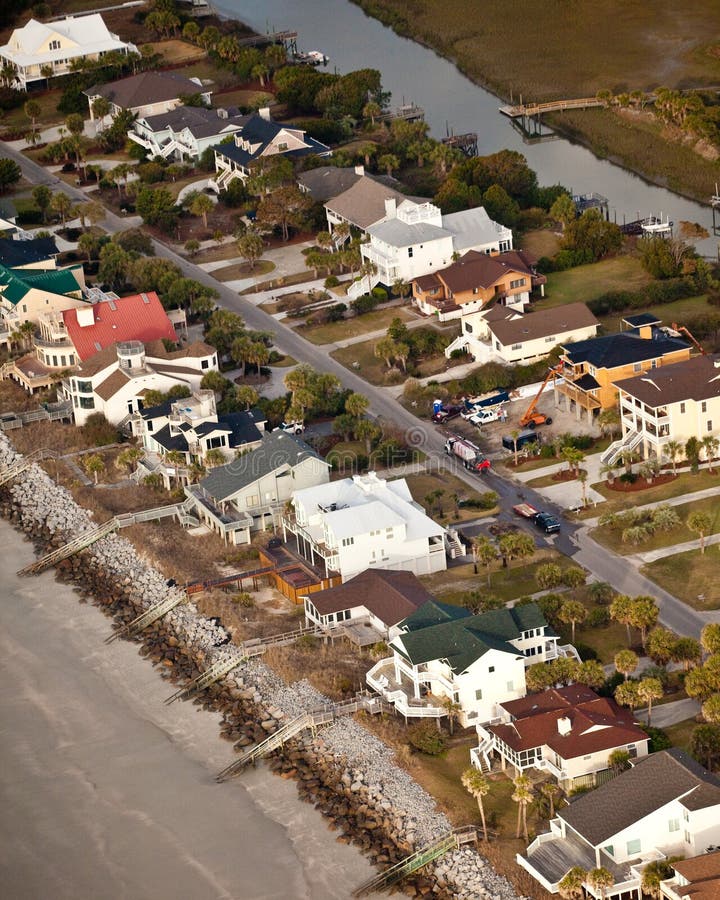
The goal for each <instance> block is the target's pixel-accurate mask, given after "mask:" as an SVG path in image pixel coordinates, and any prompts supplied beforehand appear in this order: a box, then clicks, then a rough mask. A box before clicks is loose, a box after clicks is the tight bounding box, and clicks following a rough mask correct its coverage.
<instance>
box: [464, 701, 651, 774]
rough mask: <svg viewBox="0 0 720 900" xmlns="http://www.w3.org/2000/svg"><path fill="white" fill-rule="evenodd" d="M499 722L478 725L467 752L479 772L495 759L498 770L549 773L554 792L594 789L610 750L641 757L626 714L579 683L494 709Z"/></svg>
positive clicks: (642, 744) (642, 742) (639, 739)
mask: <svg viewBox="0 0 720 900" xmlns="http://www.w3.org/2000/svg"><path fill="white" fill-rule="evenodd" d="M498 706H499V713H500V715H501V716H502V721H501V722H499V723H496V724H491V725H486V726H481V725H478V729H477V730H478V737H479V740H480V743H479V746H478V747H477V748H474V749H473V750H471V751H470V756H471V759H472V762H473V764H474V765H475V766H476V767H477V768H479V769H481V770H482V769H487V768H490V767H491V766H492V758H493V756H495V755H496V756H499V757H500V759H501V762H502V767H503V769H504V768H505V767H506V766H507V765H511V766H513V767H514V768H515V769H516V771H518V772H523V771H525V770H526V769H538V770H539V771H542V772H549V773H550V774H551V775H552V776H553V777H554V778H556V779H557V781H558V784H559V785H560V787H562V788H563V790H565V791H570V790H572V789H574V788H577V787H588V786H592V787H594V786H595V784H596V783H597V780H598V773H603V775H602V776H600V777H605V775H607V774H608V770H609V765H608V757H609V756H610V754H611V753H612V752H613V751H614V750H627V752H628V753H629V754H630V756H631V757H632V758H633V759H634V758H636V757H641V756H646V755H647V752H648V741H649V738H648V735H647V734H646V733H645V732H644V731H643V730H642V728H640V726H639V725H637V724H636V723H635V721H634V717H633V715H632V713H631V712H630V711H629V710H627V709H623V708H622V707H620V706H618V705H617V703H615V701H614V700H612V699H610V698H608V697H599V696H598V695H597V694H596V693H595V691H593V690H591V689H590V688H589V687H586V686H585V685H582V684H571V685H570V686H569V687H563V688H551V689H550V690H547V691H542V692H541V693H539V694H528V696H527V697H523V698H522V699H520V700H509V701H505V702H502V703H499V704H498Z"/></svg>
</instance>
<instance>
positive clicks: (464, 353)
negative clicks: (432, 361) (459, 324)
mask: <svg viewBox="0 0 720 900" xmlns="http://www.w3.org/2000/svg"><path fill="white" fill-rule="evenodd" d="M462 356H467V350H463V349H462V347H457V348H456V349H455V350H453V351H452V353H451V354H450V359H460V357H462Z"/></svg>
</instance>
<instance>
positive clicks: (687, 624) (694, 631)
mask: <svg viewBox="0 0 720 900" xmlns="http://www.w3.org/2000/svg"><path fill="white" fill-rule="evenodd" d="M1 154H2V155H4V156H7V157H10V158H11V159H13V160H15V162H17V163H18V165H19V166H20V168H21V170H22V173H23V176H24V177H25V178H26V179H27V181H29V182H31V183H32V184H34V185H37V184H45V185H48V186H49V187H50V188H51V189H52V190H54V191H57V190H61V191H63V192H64V193H65V194H67V195H68V196H69V197H70V198H71V199H72V200H74V201H76V202H78V201H85V200H87V195H86V194H84V193H83V192H82V191H80V190H77V189H76V188H74V187H72V186H71V185H68V184H66V183H65V182H64V181H62V180H61V179H59V178H56V177H54V176H53V175H51V174H49V173H48V172H46V171H45V169H44V168H43V167H42V166H40V165H38V164H37V163H34V162H32V161H31V160H29V159H27V157H25V156H24V155H23V154H22V153H20V152H18V151H15V150H13V149H12V148H10V147H3V148H2V151H1ZM102 224H103V227H104V228H105V229H106V231H108V232H109V233H110V234H116V233H117V232H119V231H124V230H125V229H126V228H128V225H129V223H128V222H127V221H126V220H124V219H122V218H120V216H117V215H115V214H114V213H111V212H109V211H106V218H105V220H104V222H103V223H102ZM153 244H154V247H155V251H156V253H157V255H158V256H160V257H163V258H165V259H169V260H171V261H172V262H173V263H175V265H177V266H178V267H179V268H180V270H181V271H182V273H183V275H184V276H186V277H188V278H194V279H195V280H196V281H199V282H200V283H201V284H205V285H207V286H208V287H212V288H215V289H216V290H217V291H218V292H219V294H220V299H219V303H220V305H221V306H223V307H225V308H226V309H230V310H232V311H233V312H237V313H238V314H240V315H242V317H243V319H244V320H245V322H246V323H247V325H248V326H249V327H250V328H252V329H256V330H258V331H272V332H274V333H275V334H276V336H277V339H278V343H279V345H280V347H281V348H282V350H283V351H284V352H285V353H287V354H288V355H290V356H292V357H294V358H295V359H296V360H298V362H301V363H308V364H310V365H312V366H314V367H315V368H321V369H322V370H323V371H325V372H329V373H331V374H333V375H336V376H337V377H338V378H339V379H340V381H341V382H342V383H343V385H344V386H345V387H346V388H349V389H350V390H352V391H356V392H357V393H360V394H364V395H365V396H367V397H368V399H369V400H370V411H371V412H372V413H373V414H374V415H376V416H378V417H381V418H384V419H387V420H389V421H391V422H393V423H395V424H396V425H397V426H398V427H400V428H403V429H404V430H405V431H406V434H407V437H408V442H409V444H410V445H411V446H413V447H416V448H418V449H422V450H423V451H424V452H425V453H426V454H427V455H428V456H430V457H433V458H435V459H442V460H443V461H444V462H445V464H446V465H447V466H448V467H449V468H450V469H452V471H453V473H454V474H455V475H456V476H457V477H458V478H460V479H461V480H462V481H464V482H465V483H466V484H468V485H469V486H471V487H473V488H475V489H477V487H478V479H479V478H480V477H482V478H484V479H486V480H487V484H488V488H489V489H492V490H494V491H496V492H497V493H498V495H499V496H500V503H501V507H502V511H503V513H505V514H506V515H507V516H508V517H511V516H512V507H513V505H515V504H517V502H518V497H519V494H518V487H519V486H518V485H516V484H515V483H513V482H510V481H508V480H507V479H504V478H502V477H501V476H499V475H498V474H497V473H496V472H494V471H493V472H490V473H488V474H487V475H484V476H478V475H472V474H470V473H468V472H467V471H466V470H465V469H464V468H463V467H462V466H460V465H457V464H456V463H455V462H452V461H450V460H449V459H448V457H447V455H446V453H445V450H444V447H445V438H444V436H443V435H442V433H441V432H440V431H439V430H438V429H436V428H435V427H434V426H432V425H429V424H428V425H425V424H424V423H422V422H420V421H418V419H417V418H416V417H415V416H414V415H413V414H412V413H410V412H408V411H407V410H406V409H405V408H404V407H403V406H402V405H401V404H400V403H399V402H398V401H397V400H395V399H394V398H393V397H391V396H389V395H388V394H387V393H386V392H385V391H384V390H383V389H382V388H378V387H375V386H374V385H371V384H369V383H368V382H367V381H364V380H363V379H362V378H360V376H358V375H356V374H355V373H353V372H351V371H350V370H349V369H346V368H345V367H344V366H342V365H340V364H339V363H338V362H336V361H335V360H334V359H332V358H331V357H330V355H329V352H328V351H326V350H325V349H324V348H323V347H318V346H315V345H313V344H311V343H309V342H308V341H306V340H305V339H304V338H303V337H301V336H300V335H298V334H297V333H296V332H295V331H293V330H292V329H291V328H289V327H287V326H286V325H283V324H282V322H278V321H277V320H276V319H274V318H273V317H272V316H271V315H269V314H268V313H266V312H264V311H263V310H261V309H259V308H258V307H256V306H253V304H252V303H249V302H248V301H247V300H244V299H243V298H242V297H239V296H238V295H237V294H236V293H234V292H233V291H231V290H230V289H229V288H227V287H225V286H224V285H223V284H222V283H221V282H218V281H216V280H215V279H214V278H212V276H211V275H209V274H208V273H206V272H205V271H203V270H202V269H201V268H199V267H198V266H196V265H195V264H194V263H192V262H189V261H188V260H186V259H184V258H183V257H182V256H179V255H178V254H177V253H175V252H174V251H172V250H171V249H170V248H169V247H167V246H166V245H165V244H163V243H161V242H160V241H156V240H153ZM521 494H522V499H523V500H526V501H527V502H529V503H531V504H533V505H534V506H536V507H537V508H539V509H543V508H544V509H548V510H550V511H551V512H553V513H555V514H557V515H561V512H560V510H558V509H555V508H553V507H552V504H549V503H548V502H547V501H546V500H544V498H542V497H540V496H539V495H538V494H536V493H535V492H534V491H532V490H531V489H529V488H526V487H523V488H522V489H521ZM532 533H533V534H534V536H536V534H537V533H536V531H534V530H533V531H532ZM553 543H554V546H556V547H557V549H558V550H560V551H561V552H562V553H565V554H566V555H567V556H572V557H574V559H575V562H577V563H578V564H579V565H582V566H583V567H584V568H586V569H588V570H589V571H590V572H591V573H592V574H593V575H595V576H596V577H597V578H598V579H600V580H601V581H607V582H608V583H609V584H611V585H612V586H613V587H614V588H615V590H617V591H618V592H620V593H622V594H629V595H631V596H636V595H638V594H651V595H652V596H654V597H655V598H656V599H657V602H658V606H659V608H660V621H661V622H662V623H663V624H664V625H666V626H667V627H668V628H670V629H672V630H673V631H675V632H677V633H678V634H681V635H687V636H691V637H695V638H699V637H700V631H701V630H702V627H703V625H704V624H705V622H706V618H705V617H703V616H702V615H700V614H698V613H697V612H695V611H694V610H692V609H690V607H688V606H686V605H685V604H684V603H682V602H681V601H680V600H678V598H677V597H674V596H673V595H672V594H669V593H668V592H667V591H664V590H662V589H661V588H660V587H659V586H658V585H656V584H655V583H654V582H652V581H650V580H649V579H648V578H645V577H644V576H643V575H641V574H640V572H638V570H637V569H636V568H635V567H634V566H633V564H632V563H631V562H629V561H628V560H625V559H623V558H622V557H621V556H618V555H616V554H614V553H612V552H611V551H609V550H606V549H605V548H603V547H601V546H600V545H599V544H597V543H596V542H595V541H594V540H592V538H590V537H589V535H588V533H587V530H586V529H585V528H584V527H583V526H579V525H576V524H573V523H569V522H568V523H566V525H565V527H564V529H563V532H561V534H560V535H559V536H558V537H557V538H556V539H555V541H554V542H553Z"/></svg>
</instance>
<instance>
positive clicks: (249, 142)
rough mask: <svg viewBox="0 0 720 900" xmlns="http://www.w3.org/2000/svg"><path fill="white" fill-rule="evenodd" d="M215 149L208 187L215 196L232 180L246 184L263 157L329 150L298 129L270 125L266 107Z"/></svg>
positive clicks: (297, 156)
mask: <svg viewBox="0 0 720 900" xmlns="http://www.w3.org/2000/svg"><path fill="white" fill-rule="evenodd" d="M214 150H215V178H214V179H211V180H210V182H209V187H210V188H212V189H213V190H214V191H217V192H218V193H219V192H220V191H223V190H225V188H226V187H227V186H228V185H229V184H230V182H231V181H233V180H234V179H236V178H239V179H241V180H242V181H247V179H248V178H249V177H250V173H251V166H252V164H253V163H255V162H257V161H258V160H259V159H261V158H262V157H264V156H276V155H278V154H282V155H283V156H287V157H288V158H289V159H293V160H294V159H301V158H302V157H303V156H310V155H311V154H314V155H315V156H330V155H331V154H332V150H330V148H329V147H328V146H326V145H325V144H322V143H321V142H320V141H316V140H315V138H312V137H310V135H308V134H307V133H306V132H305V131H304V130H303V129H302V128H293V127H292V126H291V125H280V124H279V123H278V122H273V120H272V119H271V117H270V109H269V107H263V108H262V109H260V110H258V112H257V113H256V114H255V115H252V116H250V117H249V118H248V119H247V121H246V122H245V123H244V125H243V126H242V128H241V129H240V130H239V131H235V133H234V134H233V137H232V140H230V141H226V142H225V143H220V144H217V145H216V146H215V147H214Z"/></svg>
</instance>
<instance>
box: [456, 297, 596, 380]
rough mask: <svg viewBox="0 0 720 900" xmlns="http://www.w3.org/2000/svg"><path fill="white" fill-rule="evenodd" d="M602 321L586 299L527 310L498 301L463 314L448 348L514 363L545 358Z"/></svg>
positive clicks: (592, 331) (482, 358)
mask: <svg viewBox="0 0 720 900" xmlns="http://www.w3.org/2000/svg"><path fill="white" fill-rule="evenodd" d="M599 325H600V323H599V322H598V320H597V319H596V318H595V316H594V315H593V314H592V313H591V312H590V310H589V309H588V308H587V306H586V305H585V304H584V303H566V304H564V305H563V306H556V307H553V308H551V309H543V310H537V311H535V312H528V313H526V312H523V311H522V309H517V308H514V307H511V306H503V305H500V304H497V305H496V306H491V307H489V308H488V309H483V310H480V311H479V312H473V313H470V314H468V315H463V316H462V318H461V319H460V334H459V335H458V337H457V338H455V340H454V341H453V342H452V343H451V344H449V345H448V347H447V348H446V349H445V355H446V356H447V357H448V359H449V358H450V356H451V355H452V353H453V351H454V350H458V349H461V350H465V352H467V353H469V354H470V355H471V356H472V357H473V359H474V360H475V361H476V362H483V363H484V362H489V361H491V360H497V361H498V362H503V363H507V364H509V365H514V364H517V363H530V362H535V361H537V360H539V359H542V358H543V357H544V356H547V355H548V353H549V352H550V351H551V350H552V349H553V348H554V347H557V346H558V344H562V345H563V346H565V345H566V344H571V343H574V342H575V341H584V340H587V339H589V338H593V337H595V335H596V334H597V330H598V326H599Z"/></svg>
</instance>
